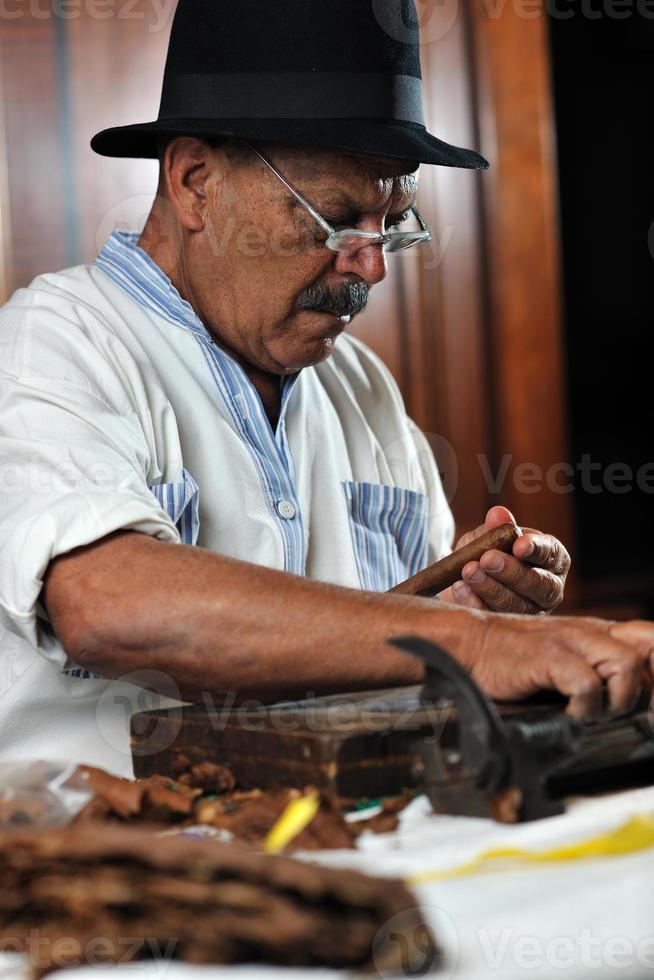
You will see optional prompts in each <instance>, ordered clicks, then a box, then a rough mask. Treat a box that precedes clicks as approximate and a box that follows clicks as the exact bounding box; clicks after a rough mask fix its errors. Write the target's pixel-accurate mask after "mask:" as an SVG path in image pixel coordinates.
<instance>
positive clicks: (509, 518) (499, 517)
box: [455, 506, 516, 550]
mask: <svg viewBox="0 0 654 980" xmlns="http://www.w3.org/2000/svg"><path fill="white" fill-rule="evenodd" d="M515 523H516V519H515V517H514V516H513V514H512V513H511V511H510V510H508V509H507V508H506V507H499V506H498V507H491V509H490V510H489V511H488V513H487V514H486V520H485V522H484V523H483V524H480V525H479V527H476V528H475V529H474V531H468V532H467V534H464V535H463V536H462V537H460V538H459V540H458V541H457V543H456V545H455V548H456V549H457V550H458V549H459V548H463V547H464V546H465V545H467V544H470V543H471V542H472V541H476V540H477V538H480V537H481V536H482V535H483V534H488V532H489V531H492V530H493V528H494V527H499V526H500V524H515Z"/></svg>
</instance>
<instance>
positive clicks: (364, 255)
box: [334, 245, 388, 286]
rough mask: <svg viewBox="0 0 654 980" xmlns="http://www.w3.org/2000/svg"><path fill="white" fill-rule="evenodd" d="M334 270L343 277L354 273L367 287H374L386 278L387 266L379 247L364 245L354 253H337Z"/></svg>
mask: <svg viewBox="0 0 654 980" xmlns="http://www.w3.org/2000/svg"><path fill="white" fill-rule="evenodd" d="M334 269H335V271H336V272H339V273H341V274H343V275H346V274H348V273H349V274H352V273H354V275H356V276H359V278H360V279H363V281H364V282H367V283H368V285H369V286H374V285H375V283H377V282H381V281H382V279H385V278H386V275H387V273H388V264H387V262H386V254H385V252H384V249H383V248H382V246H381V245H366V247H365V248H360V249H358V251H356V252H351V253H348V252H337V253H336V263H335V265H334Z"/></svg>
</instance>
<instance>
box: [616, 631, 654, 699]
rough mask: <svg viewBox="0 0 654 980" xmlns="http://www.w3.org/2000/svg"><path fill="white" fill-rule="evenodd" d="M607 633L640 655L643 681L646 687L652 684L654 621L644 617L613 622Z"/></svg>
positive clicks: (653, 678) (653, 674) (653, 676)
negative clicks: (650, 621) (651, 621)
mask: <svg viewBox="0 0 654 980" xmlns="http://www.w3.org/2000/svg"><path fill="white" fill-rule="evenodd" d="M609 633H610V635H611V636H612V637H614V639H616V640H620V641H621V642H622V643H626V644H627V645H628V646H630V647H631V648H632V649H633V650H636V652H637V653H638V654H639V655H640V657H641V663H642V670H643V681H644V683H645V684H647V686H648V687H652V686H654V623H649V622H647V621H646V620H644V619H632V620H631V621H630V622H627V623H613V624H612V625H611V627H610V629H609Z"/></svg>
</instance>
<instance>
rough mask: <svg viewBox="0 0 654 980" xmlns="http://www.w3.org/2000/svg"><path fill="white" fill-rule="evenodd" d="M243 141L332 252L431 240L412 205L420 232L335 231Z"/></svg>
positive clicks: (396, 248)
mask: <svg viewBox="0 0 654 980" xmlns="http://www.w3.org/2000/svg"><path fill="white" fill-rule="evenodd" d="M243 142H244V143H246V144H247V146H249V147H250V149H251V150H252V151H253V152H254V153H256V155H257V156H258V157H259V158H260V159H261V160H263V162H264V163H265V165H266V166H267V167H268V169H269V170H271V171H272V172H273V173H274V175H275V177H277V178H278V180H281V182H282V184H283V185H284V186H285V187H286V189H287V190H289V191H290V192H291V194H292V195H293V197H295V198H296V200H297V201H299V202H300V204H301V205H302V207H303V208H304V209H305V210H306V211H308V212H309V214H310V215H311V217H312V218H314V220H315V221H317V222H318V224H319V225H320V227H321V228H322V230H323V231H324V232H326V233H327V240H326V241H325V243H324V244H325V245H326V246H327V248H330V249H331V250H332V252H346V253H348V254H352V253H354V252H358V251H360V250H361V249H362V248H367V247H368V246H369V245H381V246H382V247H383V249H384V251H385V252H403V251H404V250H405V249H407V248H412V247H413V246H414V245H421V244H422V243H423V242H430V241H431V240H432V237H431V232H430V230H429V228H428V227H427V225H426V224H425V221H424V220H423V218H422V216H421V214H420V212H419V211H418V209H417V207H415V206H414V207H412V208H411V213H412V214H413V215H414V216H415V217H416V219H417V221H418V224H419V225H420V231H389V232H386V233H385V234H383V233H382V232H379V231H359V230H358V229H356V228H343V229H341V230H340V231H337V230H336V229H335V228H332V226H331V225H330V224H329V222H328V221H325V219H324V218H323V217H322V216H321V215H320V214H318V212H317V211H316V209H315V208H313V207H312V206H311V205H310V204H309V202H308V201H307V200H306V198H305V197H303V196H302V194H300V192H299V191H298V190H296V189H295V187H293V186H292V184H289V182H288V181H287V180H286V178H285V177H284V176H283V175H282V174H280V172H279V170H278V169H277V167H276V166H275V165H274V164H273V163H271V161H270V160H269V159H268V158H267V157H266V156H264V154H263V153H261V152H260V151H259V150H257V148H256V147H254V146H252V144H251V143H248V141H247V140H243Z"/></svg>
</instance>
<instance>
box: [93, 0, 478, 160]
mask: <svg viewBox="0 0 654 980" xmlns="http://www.w3.org/2000/svg"><path fill="white" fill-rule="evenodd" d="M418 30H419V24H418V18H417V14H416V9H415V5H414V0H179V4H178V6H177V11H176V13H175V19H174V21H173V27H172V32H171V36H170V45H169V48H168V58H167V61H166V70H165V74H164V82H163V92H162V97H161V107H160V110H159V118H158V120H157V121H156V122H150V123H140V124H136V125H131V126H119V127H116V128H113V129H105V130H104V131H103V132H101V133H98V134H97V135H96V136H94V137H93V140H92V141H91V146H92V147H93V149H94V150H95V151H96V152H97V153H100V154H103V155H104V156H112V157H156V156H157V154H158V148H159V145H160V140H161V138H162V137H166V136H171V137H172V136H177V135H188V136H199V137H204V138H207V139H209V138H212V139H213V138H217V137H223V136H224V137H244V138H246V139H255V140H256V139H260V140H265V141H280V142H285V143H292V144H304V145H307V144H308V145H313V146H323V147H331V148H334V149H340V150H342V151H345V152H348V153H357V154H372V155H375V156H383V157H394V158H398V159H402V160H408V161H414V162H416V163H432V164H441V165H443V166H447V167H467V168H471V169H485V168H486V167H487V166H488V163H487V162H486V160H484V158H483V157H482V156H480V155H479V154H478V153H475V152H474V151H472V150H465V149H463V148H461V147H457V146H452V145H451V144H449V143H445V142H443V141H442V140H439V139H437V137H435V136H432V135H431V134H430V133H428V132H427V129H426V128H425V125H424V120H423V114H422V81H421V72H420V51H419V39H418Z"/></svg>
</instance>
